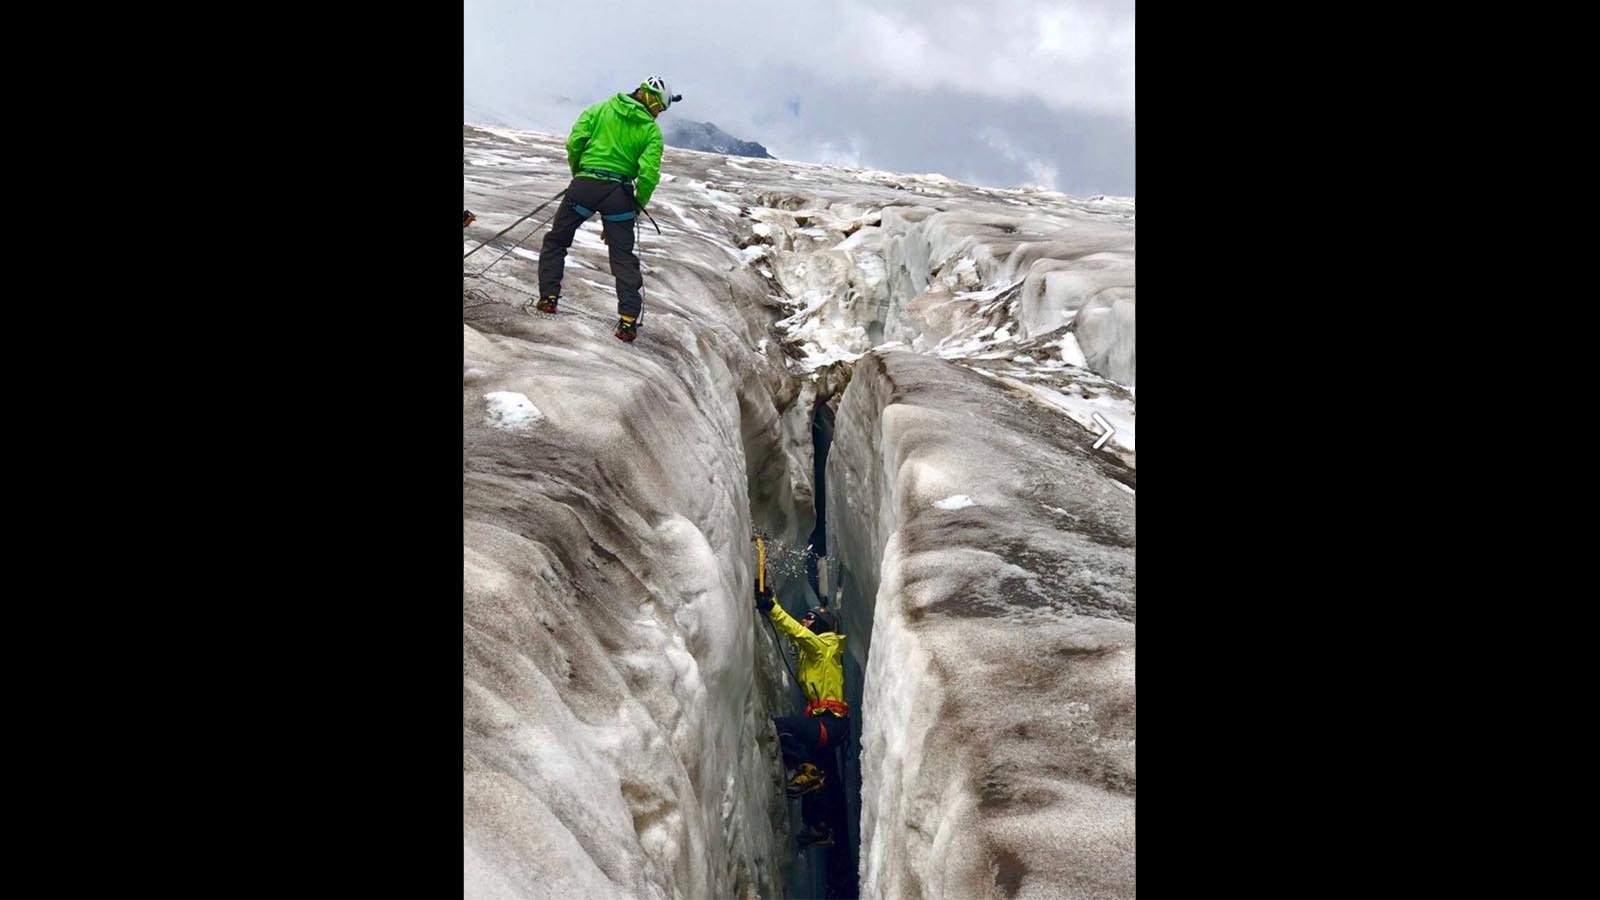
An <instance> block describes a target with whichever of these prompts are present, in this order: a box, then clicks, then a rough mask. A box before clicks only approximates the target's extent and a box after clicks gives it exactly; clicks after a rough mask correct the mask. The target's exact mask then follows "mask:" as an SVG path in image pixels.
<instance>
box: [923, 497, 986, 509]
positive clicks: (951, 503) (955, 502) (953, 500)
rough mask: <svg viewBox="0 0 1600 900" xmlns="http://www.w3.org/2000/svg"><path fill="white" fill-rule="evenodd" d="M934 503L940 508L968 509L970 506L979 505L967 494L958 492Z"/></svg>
mask: <svg viewBox="0 0 1600 900" xmlns="http://www.w3.org/2000/svg"><path fill="white" fill-rule="evenodd" d="M933 505H934V506H937V507H939V508H940V509H966V508H967V507H969V506H977V505H978V504H977V503H976V502H975V501H974V500H973V499H972V498H971V497H968V496H967V495H966V494H956V495H954V496H951V497H946V498H944V499H943V500H935V501H933Z"/></svg>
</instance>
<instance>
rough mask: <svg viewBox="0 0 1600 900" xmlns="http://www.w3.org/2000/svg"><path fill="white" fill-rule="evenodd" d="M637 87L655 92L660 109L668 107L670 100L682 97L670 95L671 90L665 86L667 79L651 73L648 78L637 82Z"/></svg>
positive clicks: (670, 103)
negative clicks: (659, 101) (659, 100)
mask: <svg viewBox="0 0 1600 900" xmlns="http://www.w3.org/2000/svg"><path fill="white" fill-rule="evenodd" d="M639 87H642V88H644V89H645V90H647V91H649V92H650V93H652V94H655V95H656V96H657V97H660V98H661V108H662V109H666V108H668V107H670V106H671V105H672V101H674V100H682V99H683V98H682V97H674V96H673V95H672V91H671V90H670V89H669V88H668V87H667V80H666V79H665V78H662V77H661V76H660V75H651V76H650V77H649V78H646V79H645V80H643V81H641V82H639Z"/></svg>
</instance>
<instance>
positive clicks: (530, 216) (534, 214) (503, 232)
mask: <svg viewBox="0 0 1600 900" xmlns="http://www.w3.org/2000/svg"><path fill="white" fill-rule="evenodd" d="M566 192H567V190H566V188H562V189H561V193H560V194H556V195H555V196H554V197H551V198H550V199H549V200H546V201H545V202H543V203H541V204H539V206H538V208H537V209H535V210H534V211H533V212H531V213H528V214H527V215H525V216H523V217H522V218H520V219H518V220H516V221H515V222H512V223H511V224H510V225H507V226H506V227H505V228H504V229H502V230H501V232H500V234H497V235H495V236H494V237H492V238H489V240H487V241H484V242H483V243H481V244H479V245H478V246H476V247H473V248H472V249H471V250H468V251H467V256H471V255H472V254H474V253H477V252H478V251H479V250H482V249H483V248H485V247H487V246H489V245H490V244H491V243H493V242H495V241H498V240H500V237H501V235H504V234H505V233H506V232H507V231H510V230H511V229H513V228H515V227H517V226H518V225H521V224H522V223H523V222H525V221H527V220H528V219H531V218H533V217H534V216H536V215H538V214H539V210H541V209H544V208H545V207H546V206H549V205H550V204H552V203H554V202H556V200H557V199H558V198H559V197H561V195H562V194H565V193H566ZM467 256H463V257H461V258H462V259H463V260H465V259H466V258H467Z"/></svg>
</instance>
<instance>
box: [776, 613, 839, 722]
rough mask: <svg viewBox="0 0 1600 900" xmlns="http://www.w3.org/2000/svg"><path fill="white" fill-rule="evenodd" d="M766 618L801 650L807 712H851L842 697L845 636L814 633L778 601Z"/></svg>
mask: <svg viewBox="0 0 1600 900" xmlns="http://www.w3.org/2000/svg"><path fill="white" fill-rule="evenodd" d="M767 618H769V619H771V620H772V624H773V625H774V626H776V627H777V629H778V630H779V631H781V632H783V633H784V634H785V635H788V637H789V640H791V641H794V646H795V649H796V650H799V651H800V673H799V678H800V690H801V691H803V692H804V693H805V695H806V700H807V703H806V715H808V716H819V715H822V714H823V713H825V712H831V713H833V714H835V715H839V716H848V715H850V704H848V703H846V702H845V700H844V638H845V636H844V635H842V634H839V633H838V632H834V631H827V632H823V633H822V634H813V633H812V631H811V629H809V628H807V627H805V626H804V625H801V624H800V623H799V622H797V621H795V619H794V617H793V616H791V615H789V614H788V613H786V612H784V611H783V607H782V606H781V605H779V604H777V603H774V604H772V608H771V609H769V610H767Z"/></svg>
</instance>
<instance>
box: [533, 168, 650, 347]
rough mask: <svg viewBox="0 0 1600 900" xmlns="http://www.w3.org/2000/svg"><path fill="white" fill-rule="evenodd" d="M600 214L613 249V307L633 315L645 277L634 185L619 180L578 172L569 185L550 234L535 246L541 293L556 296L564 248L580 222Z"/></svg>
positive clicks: (635, 314)
mask: <svg viewBox="0 0 1600 900" xmlns="http://www.w3.org/2000/svg"><path fill="white" fill-rule="evenodd" d="M596 213H599V214H600V218H601V222H602V227H603V228H605V232H606V242H607V245H608V246H609V248H610V250H611V275H612V277H614V278H615V279H616V281H617V312H618V313H619V314H621V315H625V316H632V317H633V318H635V319H637V318H638V317H639V310H640V308H641V307H643V306H644V301H643V300H642V299H641V298H640V296H639V291H640V289H641V288H643V287H644V276H643V275H641V274H639V257H637V256H635V255H634V253H633V226H634V216H635V215H636V213H635V212H634V204H633V188H632V186H631V185H625V184H623V183H622V182H620V181H607V180H604V179H600V178H588V177H585V176H582V175H580V176H578V177H577V178H574V179H572V183H571V184H569V185H567V195H566V196H565V197H563V198H561V206H560V208H558V209H557V210H556V218H555V221H554V222H553V223H551V225H550V233H549V234H547V235H545V237H544V246H542V247H541V248H540V249H539V296H541V297H549V296H553V295H554V296H559V295H560V294H561V275H562V272H563V270H564V269H565V268H566V262H567V248H568V247H571V246H572V236H573V234H575V233H576V232H577V230H578V226H579V225H582V224H583V223H584V222H586V221H588V220H589V217H590V216H592V215H594V214H596Z"/></svg>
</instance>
